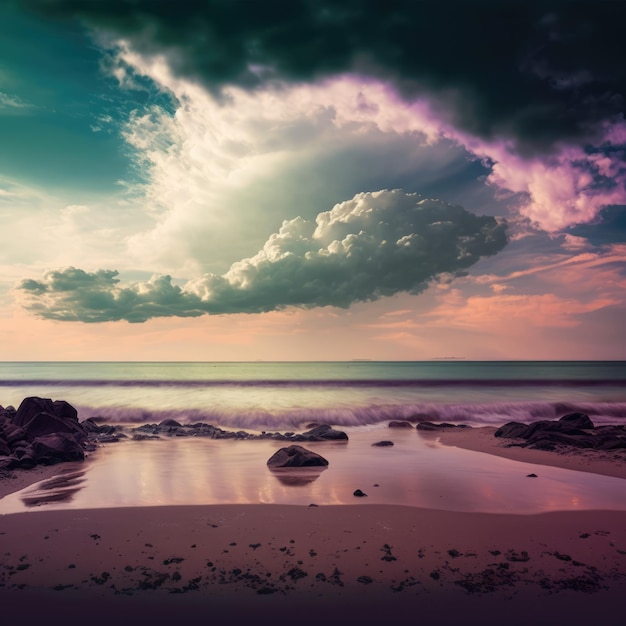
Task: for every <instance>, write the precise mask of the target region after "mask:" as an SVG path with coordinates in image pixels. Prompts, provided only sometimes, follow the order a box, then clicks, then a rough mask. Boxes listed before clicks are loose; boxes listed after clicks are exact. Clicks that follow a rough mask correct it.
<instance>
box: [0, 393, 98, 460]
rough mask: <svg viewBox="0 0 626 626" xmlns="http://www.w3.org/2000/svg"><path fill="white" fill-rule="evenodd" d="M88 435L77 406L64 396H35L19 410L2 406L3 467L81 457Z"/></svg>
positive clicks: (0, 444) (0, 452)
mask: <svg viewBox="0 0 626 626" xmlns="http://www.w3.org/2000/svg"><path fill="white" fill-rule="evenodd" d="M87 439H88V436H87V432H86V431H85V429H84V428H83V426H82V425H81V424H80V423H79V422H78V415H77V413H76V409H75V408H74V407H73V406H71V405H70V404H68V403H67V402H65V401H63V400H57V401H54V402H53V401H52V400H50V399H48V398H37V397H32V398H25V399H24V400H23V401H22V403H21V404H20V406H19V408H18V409H17V410H15V408H13V407H11V406H9V407H6V408H3V407H1V406H0V469H13V468H24V469H29V468H31V467H34V466H35V465H52V464H53V463H60V462H62V461H81V460H83V459H84V458H85V445H86V443H87Z"/></svg>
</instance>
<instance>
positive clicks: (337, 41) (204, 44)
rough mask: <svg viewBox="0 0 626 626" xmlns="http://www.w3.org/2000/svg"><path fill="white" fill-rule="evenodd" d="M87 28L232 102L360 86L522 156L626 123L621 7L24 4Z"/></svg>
mask: <svg viewBox="0 0 626 626" xmlns="http://www.w3.org/2000/svg"><path fill="white" fill-rule="evenodd" d="M22 4H23V5H25V6H27V7H31V8H35V9H36V10H38V11H41V12H43V13H44V14H45V15H46V16H48V17H64V18H79V19H83V20H84V21H85V22H86V23H87V24H89V25H90V26H91V27H93V28H96V29H98V30H100V31H105V32H108V33H110V34H111V35H112V36H113V37H114V38H116V39H118V40H124V41H125V42H127V43H128V45H129V46H130V47H131V48H132V49H134V50H135V51H137V52H138V53H140V54H142V55H143V56H145V57H152V58H165V59H166V60H167V64H168V65H169V66H170V67H171V68H172V71H173V72H174V73H175V74H176V75H177V76H180V77H185V78H188V79H190V80H191V81H193V82H199V83H202V84H204V85H205V86H208V87H209V88H211V89H214V90H219V88H221V87H222V86H224V85H240V86H243V87H245V88H249V89H254V88H256V87H258V86H259V85H261V84H262V83H264V82H267V81H271V80H275V79H284V80H286V81H294V82H298V81H311V80H317V79H319V78H321V77H328V76H331V75H336V74H341V73H346V72H358V73H361V74H366V75H370V76H374V77H386V78H387V77H389V78H391V79H392V80H393V81H394V82H395V83H396V85H397V86H398V87H399V88H400V89H401V90H402V92H403V93H405V94H409V95H411V96H414V95H416V94H423V93H428V94H430V95H431V96H432V97H434V98H436V99H437V100H438V101H439V103H440V105H441V106H442V107H444V109H445V111H446V113H447V114H448V115H449V116H450V120H451V121H452V122H453V123H454V124H455V125H458V126H460V127H462V128H463V129H464V130H465V131H468V132H470V133H471V134H474V135H477V136H480V137H483V138H485V139H492V138H493V137H495V136H506V137H508V138H510V139H513V140H514V141H515V142H516V144H517V148H518V149H519V150H521V151H524V150H526V151H531V152H532V151H536V150H537V149H544V148H545V147H546V146H552V145H555V144H556V143H558V142H560V141H564V140H570V139H575V140H580V139H581V138H585V139H589V138H590V137H592V136H594V134H595V133H596V132H597V131H598V129H599V127H600V126H601V123H602V122H603V121H604V120H606V119H610V118H611V117H612V116H616V115H621V113H622V107H623V98H624V96H625V95H626V72H625V70H624V65H623V63H622V60H623V58H624V57H625V56H626V42H624V38H623V37H622V32H621V24H622V23H623V20H624V6H623V4H622V3H620V2H601V3H594V4H592V5H591V4H590V3H589V2H578V1H573V2H562V1H552V2H550V1H548V2H544V3H536V2H530V3H522V2H514V3H500V4H498V3H494V2H490V1H484V2H471V3H467V2H437V3H435V2H414V1H413V0H405V1H402V0H400V1H399V2H394V3H393V6H392V7H388V6H386V5H385V4H384V3H380V2H378V1H377V0H342V2H336V0H317V1H316V2H310V1H309V0H293V1H291V2H289V3H286V2H284V0H267V1H266V2H263V3H257V2H249V3H245V10H242V5H241V3H240V2H223V1H222V0H204V1H202V2H198V1H197V0H179V1H178V2H175V3H170V2H154V1H153V0H134V1H133V2H128V1H127V0H91V1H90V2H78V1H77V0H55V1H54V2H50V1H49V0H25V1H24V2H22Z"/></svg>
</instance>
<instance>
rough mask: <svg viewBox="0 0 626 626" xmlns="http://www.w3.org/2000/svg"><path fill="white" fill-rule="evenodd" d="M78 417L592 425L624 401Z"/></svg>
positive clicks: (617, 412)
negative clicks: (568, 417)
mask: <svg viewBox="0 0 626 626" xmlns="http://www.w3.org/2000/svg"><path fill="white" fill-rule="evenodd" d="M77 408H78V409H79V415H80V418H81V419H86V418H87V417H99V418H102V419H104V420H106V421H110V422H117V423H152V422H155V423H158V422H160V421H162V420H164V419H175V420H177V421H178V422H180V423H183V424H186V423H194V422H206V423H210V424H213V425H215V426H220V427H223V428H232V429H245V430H256V431H261V430H270V431H272V430H282V429H285V428H287V429H296V430H297V429H302V428H306V425H307V424H309V423H312V422H315V423H324V424H333V425H335V426H344V427H351V426H354V427H357V426H386V425H387V423H388V422H389V421H390V420H407V421H410V422H412V423H417V422H423V421H430V422H435V423H441V422H450V423H455V424H467V425H470V426H501V425H502V424H504V423H506V422H509V421H518V422H531V421H537V420H542V419H546V420H554V419H558V418H559V417H561V416H563V415H565V414H567V413H572V412H575V411H580V412H583V413H587V414H588V415H589V416H590V417H591V419H592V420H593V422H594V423H595V424H596V425H603V424H620V423H624V424H626V402H600V403H589V402H576V403H564V402H503V403H483V404H422V403H417V404H373V405H369V406H355V407H345V406H344V407H338V408H313V407H307V408H290V409H284V410H272V411H267V410H262V409H236V408H213V409H198V408H187V409H183V408H169V409H162V410H147V409H145V408H133V407H127V406H126V407H115V406H109V407H89V406H79V407H77Z"/></svg>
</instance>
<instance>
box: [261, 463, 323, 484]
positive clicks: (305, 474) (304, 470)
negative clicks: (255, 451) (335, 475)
mask: <svg viewBox="0 0 626 626" xmlns="http://www.w3.org/2000/svg"><path fill="white" fill-rule="evenodd" d="M326 469H328V468H326V467H274V468H270V472H271V473H272V475H274V476H275V477H276V478H277V479H278V480H279V481H280V482H281V483H282V484H283V485H287V486H289V487H303V486H304V485H308V484H310V483H312V482H313V481H315V480H317V479H318V478H319V477H320V475H321V473H322V472H323V471H325V470H326Z"/></svg>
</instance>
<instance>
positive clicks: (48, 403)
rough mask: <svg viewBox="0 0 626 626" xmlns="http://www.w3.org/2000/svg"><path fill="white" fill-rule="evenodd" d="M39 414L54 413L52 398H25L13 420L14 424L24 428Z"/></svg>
mask: <svg viewBox="0 0 626 626" xmlns="http://www.w3.org/2000/svg"><path fill="white" fill-rule="evenodd" d="M37 413H54V404H53V402H52V400H50V398H38V397H37V396H33V397H31V398H24V399H23V400H22V403H21V404H20V406H19V407H18V409H17V413H16V414H15V417H14V418H13V420H12V421H13V423H14V424H17V426H24V424H26V423H28V422H30V420H32V419H33V417H35V415H37Z"/></svg>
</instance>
